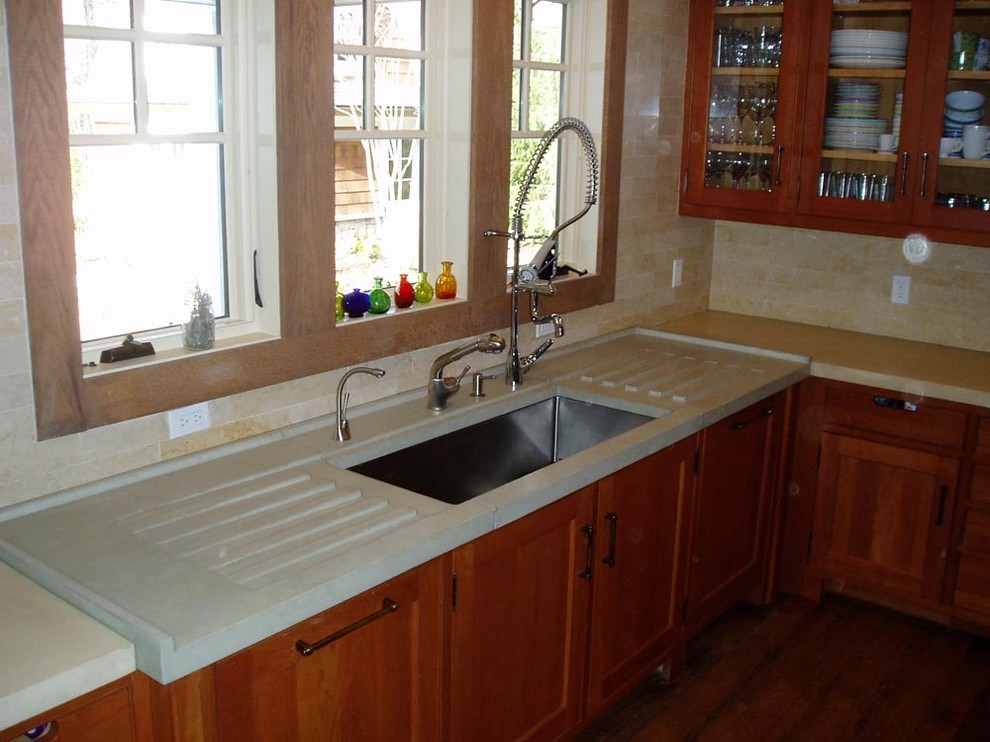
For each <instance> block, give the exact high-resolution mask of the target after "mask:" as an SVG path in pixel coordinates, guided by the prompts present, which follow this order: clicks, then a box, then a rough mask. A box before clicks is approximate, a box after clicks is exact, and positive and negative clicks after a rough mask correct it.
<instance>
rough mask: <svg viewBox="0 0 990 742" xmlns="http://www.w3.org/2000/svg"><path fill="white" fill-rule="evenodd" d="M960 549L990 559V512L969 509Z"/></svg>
mask: <svg viewBox="0 0 990 742" xmlns="http://www.w3.org/2000/svg"><path fill="white" fill-rule="evenodd" d="M962 547H963V548H964V549H966V551H967V552H969V551H979V552H982V553H984V554H985V556H987V557H988V558H990V511H988V510H977V509H975V508H970V510H969V512H968V513H966V527H965V528H964V530H963V539H962ZM988 587H990V586H988Z"/></svg>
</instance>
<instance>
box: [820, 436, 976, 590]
mask: <svg viewBox="0 0 990 742" xmlns="http://www.w3.org/2000/svg"><path fill="white" fill-rule="evenodd" d="M958 472H959V461H957V460H956V459H951V458H948V457H945V456H937V455H935V454H931V453H924V452H921V451H913V450H910V449H906V448H900V447H898V446H890V445H885V444H882V443H876V442H873V441H868V440H862V439H859V438H851V437H847V436H842V435H834V434H831V433H825V434H823V435H822V455H821V465H820V468H819V473H818V515H817V518H816V523H815V543H814V561H815V563H816V564H817V565H819V571H820V575H821V577H822V578H823V579H825V580H830V581H832V582H833V583H838V584H840V585H841V584H843V583H845V584H848V585H849V586H850V587H853V588H855V589H858V590H864V589H865V590H867V591H868V592H869V593H870V594H872V595H876V596H878V597H888V598H906V599H911V598H912V597H913V598H921V599H925V600H931V601H935V600H938V598H939V593H940V591H941V587H942V580H943V578H944V575H945V565H946V553H947V550H948V546H949V535H950V530H951V523H952V512H951V510H952V505H953V502H954V497H955V487H956V479H957V476H958ZM819 534H820V537H819Z"/></svg>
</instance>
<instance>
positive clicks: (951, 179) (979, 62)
mask: <svg viewBox="0 0 990 742" xmlns="http://www.w3.org/2000/svg"><path fill="white" fill-rule="evenodd" d="M952 31H953V33H952V38H951V40H950V42H949V44H950V48H949V50H948V51H949V71H948V80H947V81H946V97H945V101H944V106H943V109H942V110H943V117H942V132H941V133H942V138H941V141H940V144H939V157H938V168H937V170H936V173H937V175H936V186H935V208H936V209H938V210H939V211H942V210H943V209H978V210H982V211H990V154H988V150H990V147H988V141H987V140H988V137H990V117H987V115H986V113H985V111H986V108H987V106H986V103H987V99H988V98H990V4H988V3H966V2H957V3H956V11H955V16H954V17H953V23H952ZM947 216H948V214H947Z"/></svg>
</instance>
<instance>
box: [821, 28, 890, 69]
mask: <svg viewBox="0 0 990 742" xmlns="http://www.w3.org/2000/svg"><path fill="white" fill-rule="evenodd" d="M907 40H908V35H907V34H906V33H904V32H902V31H875V30H872V29H838V30H835V31H833V32H832V44H831V47H830V51H831V53H832V58H831V64H832V66H833V67H862V68H872V67H880V68H891V69H899V68H901V67H904V65H905V63H906V60H907Z"/></svg>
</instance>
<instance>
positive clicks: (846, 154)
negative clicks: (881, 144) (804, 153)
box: [822, 149, 897, 162]
mask: <svg viewBox="0 0 990 742" xmlns="http://www.w3.org/2000/svg"><path fill="white" fill-rule="evenodd" d="M826 157H827V158H831V159H833V160H863V161H865V162H897V155H896V154H895V153H893V152H869V151H867V150H862V149H826V150H822V158H826Z"/></svg>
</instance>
